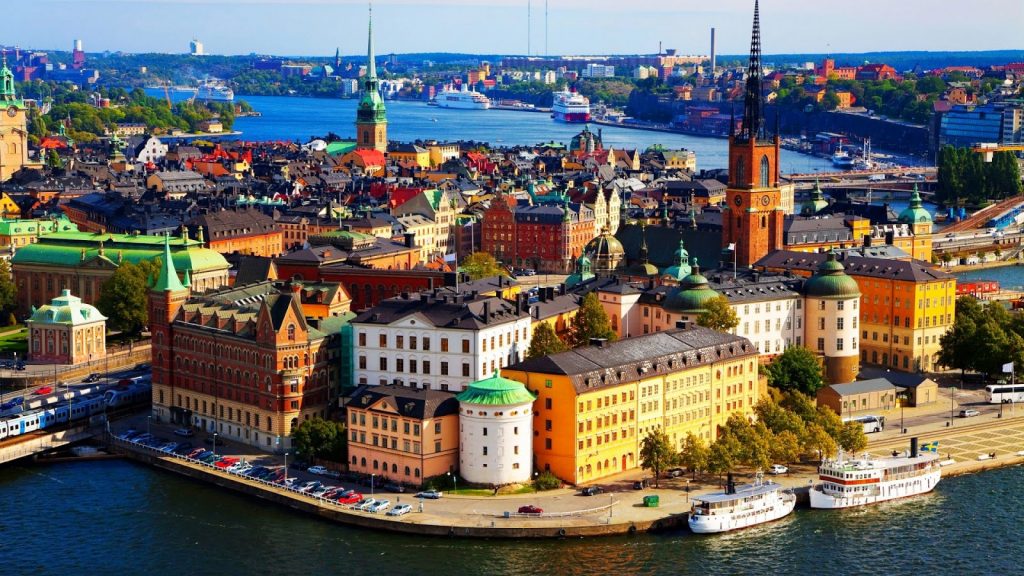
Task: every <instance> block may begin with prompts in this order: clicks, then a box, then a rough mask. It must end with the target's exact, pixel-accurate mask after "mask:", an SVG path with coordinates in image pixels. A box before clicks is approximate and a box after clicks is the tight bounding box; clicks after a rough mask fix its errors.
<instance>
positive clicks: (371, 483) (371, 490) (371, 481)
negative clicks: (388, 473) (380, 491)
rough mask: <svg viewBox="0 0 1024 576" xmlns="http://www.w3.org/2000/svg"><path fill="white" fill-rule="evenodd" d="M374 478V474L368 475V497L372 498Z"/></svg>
mask: <svg viewBox="0 0 1024 576" xmlns="http://www.w3.org/2000/svg"><path fill="white" fill-rule="evenodd" d="M374 476H376V474H370V496H373V477H374Z"/></svg>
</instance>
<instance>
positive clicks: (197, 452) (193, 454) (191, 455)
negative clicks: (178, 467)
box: [185, 448, 206, 458]
mask: <svg viewBox="0 0 1024 576" xmlns="http://www.w3.org/2000/svg"><path fill="white" fill-rule="evenodd" d="M203 452H206V448H196V449H194V450H192V451H191V452H189V453H188V454H185V458H195V457H197V456H199V455H200V454H202V453H203Z"/></svg>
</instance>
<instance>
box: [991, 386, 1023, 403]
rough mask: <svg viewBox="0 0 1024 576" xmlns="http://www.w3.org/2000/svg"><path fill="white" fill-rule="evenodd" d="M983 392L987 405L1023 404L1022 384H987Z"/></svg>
mask: <svg viewBox="0 0 1024 576" xmlns="http://www.w3.org/2000/svg"><path fill="white" fill-rule="evenodd" d="M985 392H987V393H988V403H989V404H1005V403H1009V402H1024V384H989V385H988V386H985Z"/></svg>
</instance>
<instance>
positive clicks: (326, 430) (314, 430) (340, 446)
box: [292, 416, 347, 462]
mask: <svg viewBox="0 0 1024 576" xmlns="http://www.w3.org/2000/svg"><path fill="white" fill-rule="evenodd" d="M292 444H293V445H294V446H295V448H296V449H297V450H298V451H299V453H300V454H304V455H305V456H306V457H308V458H327V459H330V460H335V461H338V462H344V461H345V450H346V448H347V442H346V436H345V425H344V424H343V423H341V422H336V421H333V420H324V419H323V418H320V417H319V416H314V417H313V418H310V419H309V420H305V421H303V422H302V424H299V427H298V428H296V429H295V431H294V432H292Z"/></svg>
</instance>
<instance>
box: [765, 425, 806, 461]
mask: <svg viewBox="0 0 1024 576" xmlns="http://www.w3.org/2000/svg"><path fill="white" fill-rule="evenodd" d="M771 450H772V459H773V460H775V461H777V462H782V463H784V464H790V463H792V462H796V461H797V460H799V459H800V436H798V435H797V434H795V433H793V432H790V431H789V430H783V431H782V432H779V433H778V434H776V435H775V441H774V442H772V445H771Z"/></svg>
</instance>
